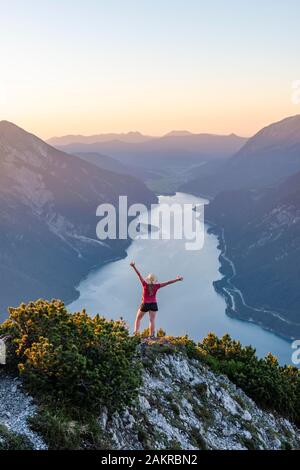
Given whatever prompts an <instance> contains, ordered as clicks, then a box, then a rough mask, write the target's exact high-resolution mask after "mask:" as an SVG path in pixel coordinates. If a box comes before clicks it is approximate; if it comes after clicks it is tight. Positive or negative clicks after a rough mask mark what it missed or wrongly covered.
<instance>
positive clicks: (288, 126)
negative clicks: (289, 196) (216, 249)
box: [182, 115, 300, 196]
mask: <svg viewBox="0 0 300 470" xmlns="http://www.w3.org/2000/svg"><path fill="white" fill-rule="evenodd" d="M298 170H300V115H296V116H292V117H289V118H286V119H284V120H282V121H280V122H276V123H274V124H271V125H269V126H267V127H265V128H264V129H262V130H261V131H259V132H258V133H257V134H256V135H255V136H253V137H252V138H250V139H249V140H248V141H247V142H246V143H245V145H244V146H243V147H242V148H241V149H240V150H239V151H238V152H236V154H235V155H234V156H233V157H232V158H231V159H229V160H228V161H227V162H225V163H224V165H222V166H220V167H219V168H218V169H217V171H216V172H215V173H214V174H213V175H212V176H211V177H210V178H202V177H201V176H200V177H198V178H196V179H194V180H193V181H189V182H188V183H187V184H186V185H184V186H183V187H182V190H186V191H191V192H192V193H194V194H197V193H198V192H199V190H200V189H199V188H201V193H202V194H208V195H210V196H213V195H216V194H218V193H219V192H220V191H223V190H226V189H243V188H259V187H264V186H269V185H272V184H274V183H276V182H279V181H280V180H283V179H284V178H285V177H287V176H289V175H292V174H293V173H295V172H296V171H298Z"/></svg>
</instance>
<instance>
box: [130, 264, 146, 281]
mask: <svg viewBox="0 0 300 470" xmlns="http://www.w3.org/2000/svg"><path fill="white" fill-rule="evenodd" d="M130 266H131V267H132V268H133V269H134V270H135V272H136V274H137V275H138V278H139V280H140V281H141V283H142V284H144V283H145V280H144V278H143V276H142V275H141V273H140V272H139V270H138V269H137V267H136V265H135V262H134V261H131V263H130Z"/></svg>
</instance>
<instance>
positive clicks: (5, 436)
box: [0, 425, 33, 451]
mask: <svg viewBox="0 0 300 470" xmlns="http://www.w3.org/2000/svg"><path fill="white" fill-rule="evenodd" d="M1 450H33V446H32V444H31V442H30V440H29V439H28V438H27V437H26V436H22V435H21V434H17V433H14V432H11V431H9V430H8V429H7V428H6V427H5V426H3V425H0V451H1Z"/></svg>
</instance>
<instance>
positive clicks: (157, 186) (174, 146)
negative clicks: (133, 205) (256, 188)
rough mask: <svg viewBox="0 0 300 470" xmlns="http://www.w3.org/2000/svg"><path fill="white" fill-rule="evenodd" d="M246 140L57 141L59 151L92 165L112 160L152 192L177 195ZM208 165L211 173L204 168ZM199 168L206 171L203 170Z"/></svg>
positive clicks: (178, 135)
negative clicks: (90, 161) (103, 159)
mask: <svg viewBox="0 0 300 470" xmlns="http://www.w3.org/2000/svg"><path fill="white" fill-rule="evenodd" d="M93 138H94V137H92V139H93ZM68 139H69V138H68ZM87 139H90V138H87ZM246 140H247V139H245V138H243V137H239V136H236V135H234V134H231V135H224V136H222V135H214V134H192V133H190V132H188V131H172V132H170V133H169V134H167V135H165V136H163V137H156V138H150V139H148V140H145V141H143V142H129V141H128V140H127V141H124V140H122V136H120V137H119V138H118V139H117V140H111V141H107V140H105V141H103V140H100V141H98V142H94V143H86V141H85V140H84V141H83V142H78V141H77V139H75V141H74V142H73V143H69V144H67V145H62V144H61V143H60V142H65V138H61V141H57V139H56V142H57V143H56V147H57V148H59V149H60V150H63V151H65V152H68V153H71V154H81V156H83V155H84V154H94V157H93V163H96V158H95V154H97V153H99V154H101V155H106V156H109V157H113V158H114V159H117V160H119V161H120V162H121V163H122V165H125V166H127V167H129V168H130V171H131V172H132V173H131V174H134V175H136V176H138V177H140V178H142V179H143V180H144V181H145V182H147V184H148V186H149V187H151V189H153V190H155V191H156V192H158V193H161V194H162V193H166V192H169V191H170V192H172V191H174V190H175V189H177V187H178V186H179V185H180V184H183V183H184V182H186V181H188V180H190V179H191V178H192V177H193V175H195V174H198V173H199V171H200V174H201V175H202V174H204V175H205V174H207V172H208V173H210V171H211V170H210V166H211V165H212V169H213V170H214V169H215V168H216V166H218V164H219V163H221V162H222V160H224V159H226V158H229V157H231V156H232V155H233V154H234V153H235V152H237V151H238V150H239V149H240V148H241V147H242V146H243V144H244V143H245V142H246ZM51 142H53V140H51ZM86 158H90V157H86ZM100 158H101V157H100ZM206 165H208V170H207V169H206V168H204V166H206ZM200 166H201V167H203V168H201V170H199V168H200ZM197 167H199V168H198V169H197ZM202 170H203V173H202ZM195 172H196V173H195Z"/></svg>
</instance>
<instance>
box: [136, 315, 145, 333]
mask: <svg viewBox="0 0 300 470" xmlns="http://www.w3.org/2000/svg"><path fill="white" fill-rule="evenodd" d="M145 313H146V312H142V310H141V309H139V310H138V312H137V314H136V319H135V324H134V333H138V332H139V331H140V326H141V321H142V318H143V316H144V315H145Z"/></svg>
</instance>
